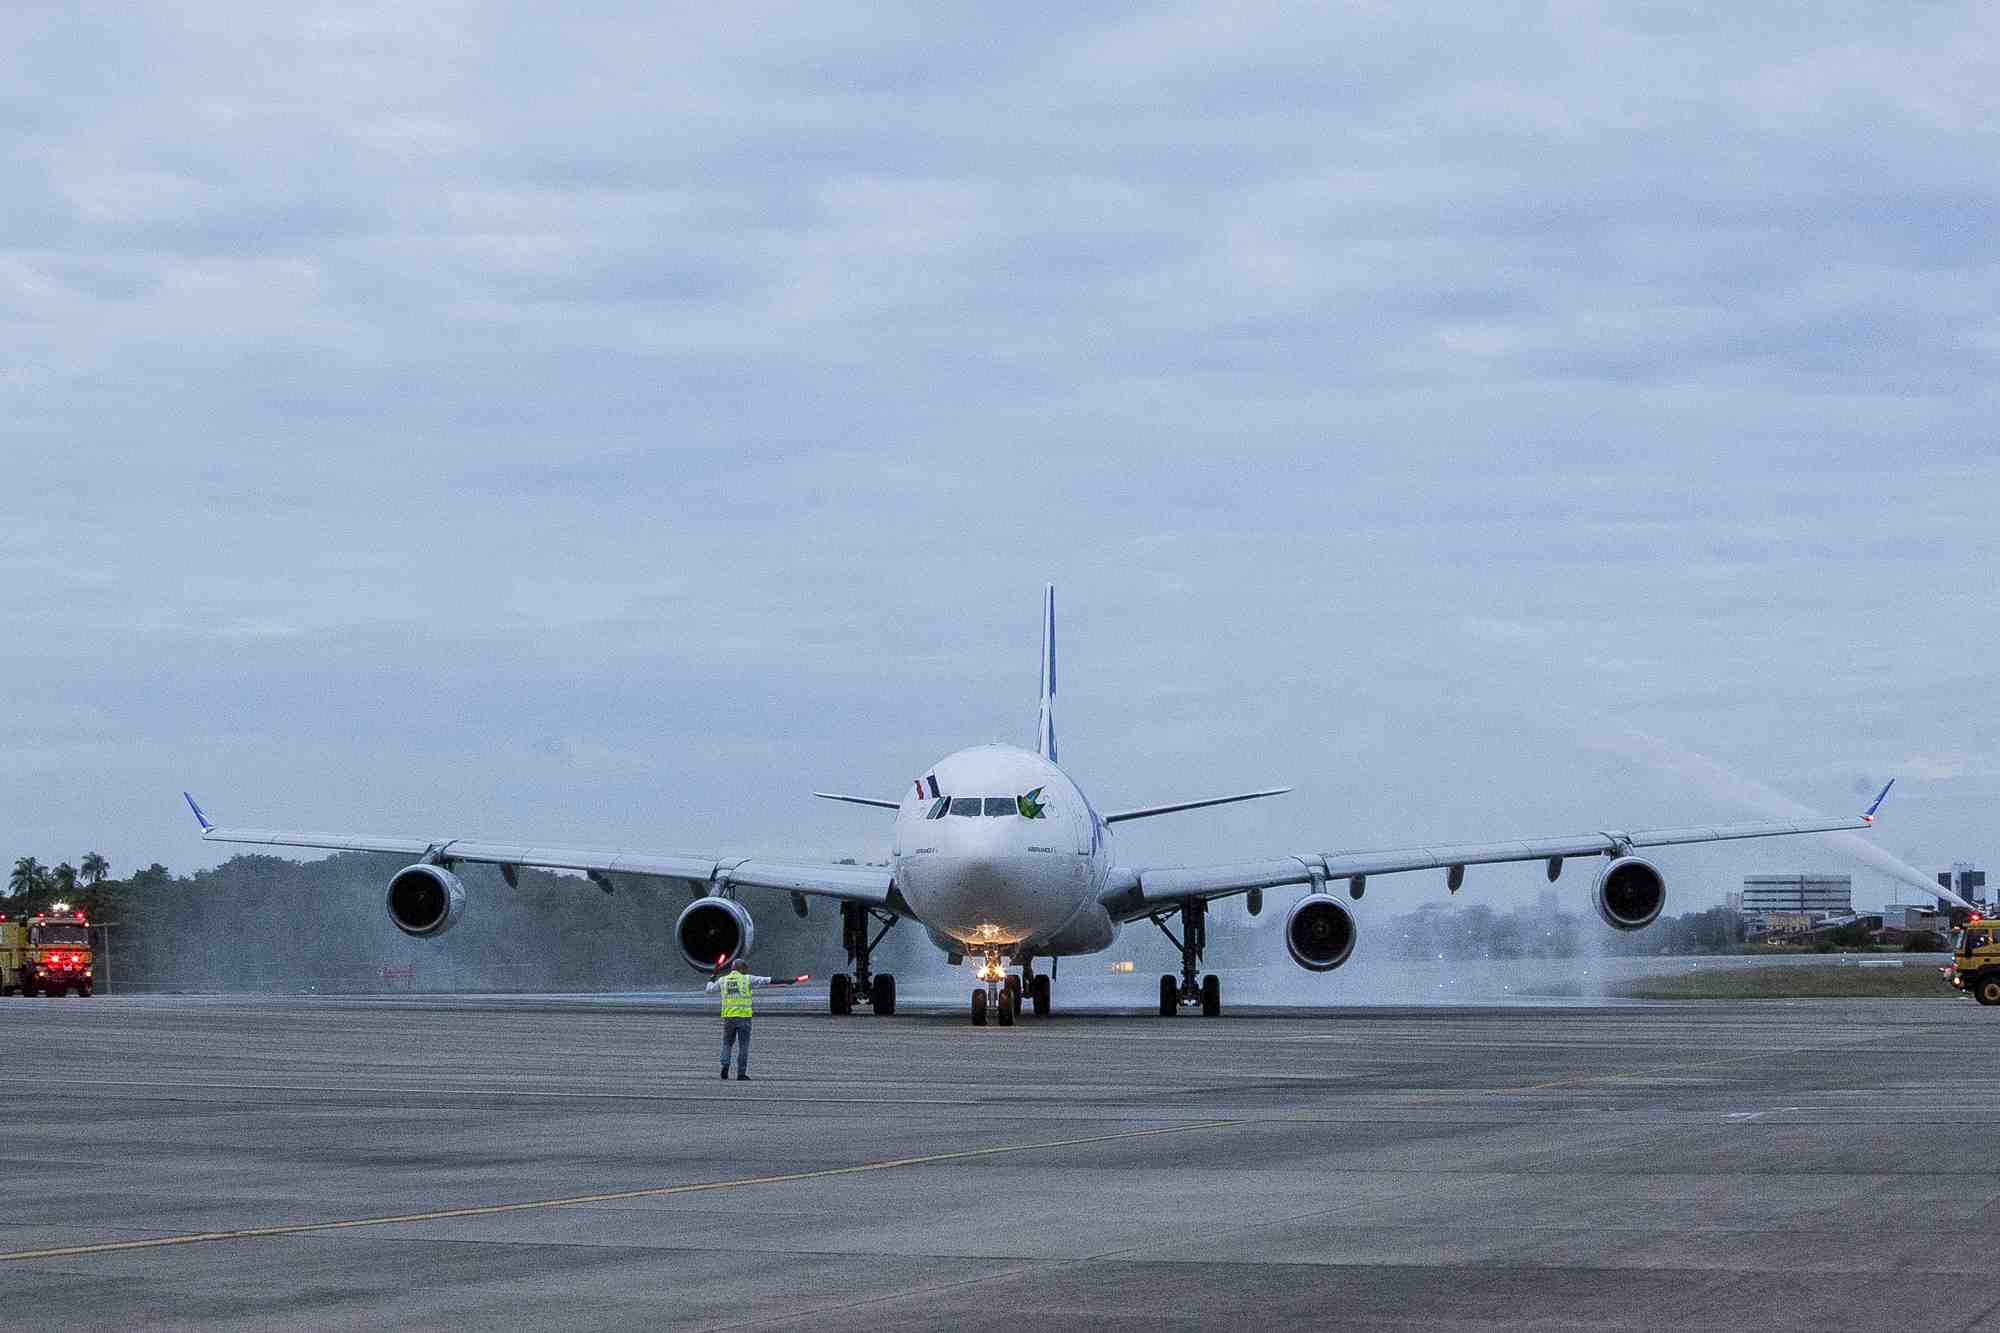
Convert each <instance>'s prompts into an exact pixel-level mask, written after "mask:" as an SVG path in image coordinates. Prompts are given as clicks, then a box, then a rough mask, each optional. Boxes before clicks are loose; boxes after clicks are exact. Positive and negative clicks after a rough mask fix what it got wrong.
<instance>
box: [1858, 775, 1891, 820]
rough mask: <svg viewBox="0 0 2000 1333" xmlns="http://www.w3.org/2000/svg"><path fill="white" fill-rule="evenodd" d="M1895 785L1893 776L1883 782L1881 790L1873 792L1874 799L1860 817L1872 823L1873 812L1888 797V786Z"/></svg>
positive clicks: (1880, 806)
mask: <svg viewBox="0 0 2000 1333" xmlns="http://www.w3.org/2000/svg"><path fill="white" fill-rule="evenodd" d="M1895 785H1896V779H1894V778H1890V779H1889V780H1888V781H1887V782H1885V783H1883V784H1882V790H1881V791H1878V792H1876V793H1875V799H1874V800H1873V801H1870V802H1869V803H1868V808H1867V810H1865V811H1863V812H1862V815H1861V817H1862V818H1863V819H1865V820H1867V821H1868V822H1869V823H1871V824H1872V823H1874V822H1875V812H1876V811H1877V810H1880V809H1881V808H1882V802H1884V801H1886V800H1888V799H1889V788H1891V787H1893V786H1895Z"/></svg>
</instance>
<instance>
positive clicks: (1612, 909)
mask: <svg viewBox="0 0 2000 1333" xmlns="http://www.w3.org/2000/svg"><path fill="white" fill-rule="evenodd" d="M1590 896H1591V899H1592V901H1593V902H1595V903H1596V904H1597V914H1598V915H1599V916H1600V917H1603V918H1604V924H1605V925H1607V926H1610V927H1612V928H1613V929H1614V930H1644V929H1645V928H1646V927H1647V926H1650V925H1652V924H1653V922H1654V921H1656V920H1658V919H1659V915H1660V909H1661V908H1663V907H1665V906H1666V905H1667V881H1666V877H1665V876H1663V875H1661V874H1660V872H1659V868H1658V867H1656V866H1655V865H1654V864H1653V863H1652V862H1651V861H1642V860H1640V859H1639V858H1638V857H1636V856H1621V857H1619V858H1618V859H1617V860H1616V861H1613V862H1612V863H1611V864H1610V865H1608V866H1606V867H1604V869H1603V870H1600V871H1599V872H1598V874H1597V883H1596V884H1595V885H1593V886H1592V887H1591V890H1590Z"/></svg>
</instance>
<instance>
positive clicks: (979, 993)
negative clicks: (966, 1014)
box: [972, 953, 1021, 1028]
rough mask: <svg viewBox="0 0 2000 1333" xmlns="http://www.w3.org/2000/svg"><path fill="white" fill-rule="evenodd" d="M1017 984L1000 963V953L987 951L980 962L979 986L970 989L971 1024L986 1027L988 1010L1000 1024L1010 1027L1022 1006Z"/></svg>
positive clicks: (1018, 984) (1018, 983)
mask: <svg viewBox="0 0 2000 1333" xmlns="http://www.w3.org/2000/svg"><path fill="white" fill-rule="evenodd" d="M1020 984H1021V983H1020V982H1019V981H1018V980H1017V979H1016V978H1014V977H1011V976H1009V975H1008V974H1007V972H1006V971H1005V969H1003V968H1002V967H1001V965H1000V955H999V954H997V953H989V954H987V955H986V960H985V961H984V962H982V963H980V965H979V989H978V990H976V991H974V992H972V1026H974V1027H976V1028H983V1027H985V1026H986V1015H987V1014H989V1013H990V1014H992V1015H993V1019H994V1021H995V1022H997V1023H998V1024H999V1025H1000V1026H1001V1027H1003V1028H1010V1027H1013V1026H1014V1015H1015V1014H1017V1013H1019V1012H1020V1009H1021V990H1020Z"/></svg>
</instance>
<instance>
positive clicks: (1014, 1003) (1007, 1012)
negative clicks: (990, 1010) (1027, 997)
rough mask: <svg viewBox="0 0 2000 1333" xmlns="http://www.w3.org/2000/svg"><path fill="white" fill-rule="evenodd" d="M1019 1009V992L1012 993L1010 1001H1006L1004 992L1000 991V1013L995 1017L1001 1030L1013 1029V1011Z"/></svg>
mask: <svg viewBox="0 0 2000 1333" xmlns="http://www.w3.org/2000/svg"><path fill="white" fill-rule="evenodd" d="M1020 1007H1021V993H1020V992H1019V991H1015V992H1014V996H1013V998H1012V999H1011V1000H1010V999H1008V997H1007V992H1006V991H1001V992H1000V1012H999V1014H998V1015H997V1017H998V1018H999V1019H1000V1026H1001V1027H1003V1028H1010V1027H1013V1026H1014V1011H1015V1010H1017V1009H1019V1008H1020Z"/></svg>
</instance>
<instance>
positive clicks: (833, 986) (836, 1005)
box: [826, 972, 854, 1018]
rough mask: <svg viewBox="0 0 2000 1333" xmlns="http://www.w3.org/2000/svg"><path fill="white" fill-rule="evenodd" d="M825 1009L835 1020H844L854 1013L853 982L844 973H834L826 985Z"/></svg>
mask: <svg viewBox="0 0 2000 1333" xmlns="http://www.w3.org/2000/svg"><path fill="white" fill-rule="evenodd" d="M826 1007H827V1008H828V1009H830V1010H832V1011H833V1016H834V1017H835V1018H845V1017H847V1016H848V1015H849V1014H851V1013H853V1012H854V982H853V980H852V979H851V978H849V977H848V975H847V974H846V973H845V972H836V973H834V974H833V980H832V981H830V982H828V983H827V987H826Z"/></svg>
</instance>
